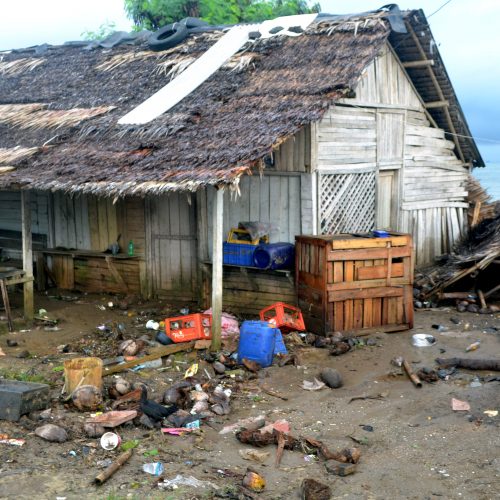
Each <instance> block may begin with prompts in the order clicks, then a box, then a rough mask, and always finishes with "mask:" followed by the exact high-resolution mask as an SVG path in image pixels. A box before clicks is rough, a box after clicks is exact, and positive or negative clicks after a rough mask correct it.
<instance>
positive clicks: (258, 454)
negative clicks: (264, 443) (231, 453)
mask: <svg viewBox="0 0 500 500" xmlns="http://www.w3.org/2000/svg"><path fill="white" fill-rule="evenodd" d="M238 453H239V454H240V457H241V458H243V459H244V460H253V461H254V462H258V463H259V464H263V463H264V462H265V461H266V460H267V459H268V458H269V455H270V453H269V452H267V451H257V450H253V449H252V448H245V449H244V450H238Z"/></svg>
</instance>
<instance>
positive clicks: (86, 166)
mask: <svg viewBox="0 0 500 500" xmlns="http://www.w3.org/2000/svg"><path fill="white" fill-rule="evenodd" d="M390 32H391V30H390V25H389V22H388V21H387V19H386V13H384V12H378V13H371V14H365V15H363V16H357V17H353V18H352V19H346V18H339V19H338V20H335V19H332V18H326V19H322V18H318V20H317V22H315V23H314V24H313V25H311V27H310V28H309V29H308V30H307V32H306V33H305V34H303V35H301V36H298V37H295V38H290V37H287V36H277V37H273V38H270V39H267V40H261V41H257V42H253V43H249V44H247V45H246V46H245V47H244V48H243V51H241V52H240V53H238V54H236V56H235V57H233V59H231V60H230V61H228V62H227V63H226V64H225V65H224V66H223V67H222V68H221V69H220V70H219V71H217V72H216V73H215V74H214V75H212V77H210V78H209V79H208V80H207V81H206V82H205V83H203V84H202V85H201V86H200V87H199V88H198V89H197V90H195V91H194V92H193V93H192V94H191V95H189V96H188V97H187V98H185V99H184V100H183V101H181V102H180V103H179V104H177V105H176V106H175V107H174V108H172V109H171V110H170V111H168V112H166V113H164V114H163V115H162V116H160V117H159V118H157V119H155V120H153V121H152V122H150V123H148V124H146V125H141V126H126V125H118V124H117V121H118V119H119V118H120V117H122V116H123V115H124V114H126V113H127V112H128V111H130V110H132V109H133V108H135V107H136V106H137V105H138V104H140V103H141V102H143V101H144V100H145V99H146V98H147V97H149V96H151V95H152V94H153V93H155V92H156V91H157V90H159V89H160V88H162V87H163V86H164V85H166V83H168V81H169V80H170V79H172V78H174V77H175V76H176V75H177V74H179V73H180V72H182V71H183V70H184V69H185V68H186V67H187V66H188V65H189V64H190V63H191V62H192V61H193V60H195V59H196V58H198V57H199V56H200V55H201V54H203V53H204V52H206V50H208V48H210V47H211V46H212V45H213V44H214V43H215V42H216V41H217V40H218V39H220V37H221V36H222V35H223V32H222V31H211V32H204V33H199V34H196V35H191V36H190V37H189V38H188V39H186V41H185V42H184V43H182V44H180V45H178V46H176V47H173V48H172V49H169V50H166V51H163V52H151V51H149V50H148V48H147V46H146V45H142V46H133V47H130V46H117V47H115V48H113V49H110V50H109V49H102V48H98V49H95V50H92V51H88V50H82V48H81V47H78V46H72V45H67V46H59V47H49V48H48V49H47V50H45V51H44V52H43V53H42V54H41V55H38V54H37V53H36V52H35V51H34V50H33V49H32V50H29V49H26V50H18V51H12V52H9V53H4V54H0V166H1V165H2V164H3V163H2V162H3V161H5V164H6V163H8V165H9V167H15V168H9V169H7V170H6V171H3V172H2V171H0V173H1V175H0V188H31V189H41V190H63V191H66V192H74V193H76V192H87V193H94V194H100V195H107V196H123V195H126V194H140V195H144V194H146V193H161V192H165V191H169V190H191V191H194V190H196V189H198V188H199V187H200V186H206V185H217V184H229V185H237V182H238V179H239V178H240V176H241V175H243V174H244V173H246V172H249V171H250V170H251V169H252V168H254V167H256V166H258V165H262V160H263V158H264V157H265V156H267V155H268V154H269V153H270V152H271V151H272V150H273V148H274V147H276V146H277V145H279V144H280V143H282V142H283V141H284V140H286V139H287V138H288V137H290V136H292V135H293V134H295V133H296V132H298V131H299V130H300V129H301V128H302V127H303V126H304V125H306V124H309V123H311V122H314V121H317V120H319V119H321V117H322V116H323V113H324V112H325V111H326V109H327V108H328V107H329V106H330V105H331V104H332V103H334V102H335V101H336V100H338V99H340V98H341V97H344V96H346V95H349V93H350V92H352V90H353V89H354V88H355V87H356V85H357V82H358V80H359V78H360V76H361V74H362V72H363V70H364V69H365V68H366V67H367V66H368V64H369V63H370V62H371V61H372V60H373V59H374V58H375V57H376V56H377V54H378V53H379V52H380V51H381V49H382V47H383V45H384V44H385V43H386V41H387V39H388V37H389V35H390Z"/></svg>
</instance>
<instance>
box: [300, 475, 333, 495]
mask: <svg viewBox="0 0 500 500" xmlns="http://www.w3.org/2000/svg"><path fill="white" fill-rule="evenodd" d="M301 489H302V498H303V500H330V498H331V496H332V490H331V488H330V486H328V485H326V484H323V483H320V482H319V481H316V479H309V478H308V479H304V480H303V481H302V485H301Z"/></svg>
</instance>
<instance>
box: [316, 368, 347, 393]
mask: <svg viewBox="0 0 500 500" xmlns="http://www.w3.org/2000/svg"><path fill="white" fill-rule="evenodd" d="M319 376H320V378H321V380H322V381H323V382H324V383H325V384H326V385H327V386H328V387H330V388H331V389H338V388H339V387H342V384H343V380H342V375H341V374H340V373H339V372H338V371H337V370H335V369H333V368H325V369H324V370H321V372H320V374H319Z"/></svg>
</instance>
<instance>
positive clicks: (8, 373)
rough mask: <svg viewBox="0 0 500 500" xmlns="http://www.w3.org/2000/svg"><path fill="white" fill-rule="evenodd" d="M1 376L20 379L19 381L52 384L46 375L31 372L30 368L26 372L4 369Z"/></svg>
mask: <svg viewBox="0 0 500 500" xmlns="http://www.w3.org/2000/svg"><path fill="white" fill-rule="evenodd" d="M0 378H3V379H6V380H18V381H19V382H38V383H40V384H47V385H50V382H49V381H48V380H47V379H46V378H45V377H44V376H42V375H35V374H33V373H30V370H28V371H26V372H18V371H15V370H8V369H2V370H0Z"/></svg>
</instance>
